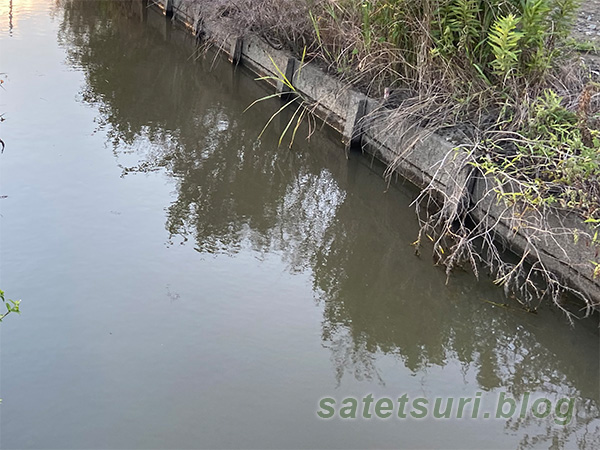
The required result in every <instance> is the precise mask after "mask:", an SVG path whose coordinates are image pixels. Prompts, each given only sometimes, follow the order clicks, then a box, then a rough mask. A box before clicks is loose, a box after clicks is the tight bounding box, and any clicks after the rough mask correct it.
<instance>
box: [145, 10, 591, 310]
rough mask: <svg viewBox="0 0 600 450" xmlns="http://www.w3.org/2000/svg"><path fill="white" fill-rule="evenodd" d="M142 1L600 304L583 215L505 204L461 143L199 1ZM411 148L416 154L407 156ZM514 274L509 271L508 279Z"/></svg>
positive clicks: (348, 141)
mask: <svg viewBox="0 0 600 450" xmlns="http://www.w3.org/2000/svg"><path fill="white" fill-rule="evenodd" d="M134 1H136V2H137V5H138V6H137V7H139V8H141V12H142V15H144V14H146V13H147V12H146V8H150V7H156V8H160V9H161V11H162V12H163V14H164V15H165V16H167V20H168V21H171V20H172V21H175V22H179V23H180V24H182V25H183V26H184V27H186V28H187V29H188V30H189V32H190V33H193V34H194V35H195V36H196V37H197V38H198V39H199V40H202V41H203V42H210V43H211V44H213V45H215V46H217V47H218V48H219V49H221V50H222V51H224V52H225V53H226V54H227V55H228V57H229V60H230V61H231V62H232V63H233V64H242V65H244V66H245V67H247V68H249V69H250V70H252V71H253V72H254V73H256V74H257V75H258V76H260V77H272V78H270V79H268V80H267V81H268V82H270V83H271V84H273V86H274V88H275V89H277V91H278V92H280V93H282V94H286V93H289V92H286V91H290V90H293V92H294V94H295V95H296V96H297V97H298V98H301V99H302V100H303V101H305V102H306V105H307V107H309V108H310V109H311V111H312V112H314V113H315V114H316V115H317V116H318V117H320V118H321V119H323V120H324V121H326V122H327V123H328V124H329V125H330V126H331V127H333V128H334V129H335V130H337V131H338V132H339V133H340V134H341V136H342V140H343V141H344V142H345V143H346V144H347V145H348V147H353V148H358V149H360V150H362V151H363V152H365V153H367V154H369V155H372V156H375V157H376V158H378V159H379V160H381V161H382V162H383V163H385V164H386V165H388V167H389V168H390V171H393V172H396V173H398V174H400V175H401V176H403V177H405V178H407V179H409V180H410V181H411V182H412V183H414V184H415V185H416V186H418V187H419V188H421V189H423V190H424V191H426V192H427V193H428V194H433V197H437V198H439V199H441V200H442V203H444V204H445V208H446V210H448V208H450V209H454V212H456V211H458V210H461V211H463V213H464V214H467V215H468V216H469V217H470V218H471V219H472V220H473V221H474V223H475V225H474V226H475V228H476V229H477V227H481V229H482V230H487V231H489V230H493V232H492V238H493V239H494V241H495V242H500V243H502V245H504V246H506V247H507V248H509V249H510V250H512V251H513V252H514V253H515V254H517V255H518V256H520V257H522V259H523V260H528V261H529V262H530V265H529V267H530V269H529V270H531V271H540V272H543V273H550V274H552V275H551V277H550V281H551V282H555V283H556V284H557V285H561V286H562V285H564V286H567V287H568V289H569V290H570V291H571V292H573V293H575V294H576V295H577V296H579V297H580V298H581V299H582V300H583V301H584V308H585V309H586V310H587V312H590V311H592V310H594V309H598V307H599V306H600V283H599V280H598V279H597V278H596V276H595V275H597V272H596V271H595V269H596V267H597V265H598V264H599V263H600V259H599V257H598V250H597V246H596V244H595V243H594V242H593V230H591V228H590V227H589V226H588V225H587V224H586V223H584V220H583V219H582V218H581V216H579V215H578V214H576V213H575V212H565V211H564V210H558V209H557V210H551V211H550V212H548V211H547V210H545V211H544V212H543V214H541V213H540V212H539V211H535V210H531V209H530V208H528V207H526V206H524V205H521V204H520V203H519V202H513V203H510V202H505V201H501V200H500V197H499V193H498V189H496V188H495V187H494V186H496V185H497V180H494V179H493V178H492V177H491V176H485V175H483V174H482V173H481V172H480V171H476V170H473V167H472V165H471V164H470V163H472V162H473V156H472V153H470V152H469V151H467V150H463V149H462V147H461V142H460V141H457V140H455V139H454V138H452V137H451V136H449V135H448V136H446V135H440V134H436V133H428V132H425V130H423V129H421V128H419V127H416V126H407V127H405V128H402V127H398V126H397V125H394V124H397V122H394V120H393V118H394V109H393V108H391V107H388V106H387V105H385V101H384V100H383V99H375V98H369V97H368V96H366V95H365V94H363V93H362V92H360V91H359V90H357V89H354V88H353V87H352V86H349V85H347V84H344V83H342V82H341V81H340V80H339V79H338V78H336V77H333V76H331V75H328V74H327V73H326V72H325V71H323V70H322V69H321V68H320V67H319V66H318V65H317V64H313V63H309V64H302V63H301V61H299V60H298V59H296V58H295V57H294V56H293V55H291V54H290V53H288V52H286V51H284V50H280V49H276V48H274V47H273V46H272V45H271V44H269V43H267V42H266V41H265V40H263V39H261V38H259V37H257V36H254V35H244V36H238V35H235V33H234V34H232V33H231V32H227V31H226V30H225V29H220V28H219V27H218V26H217V25H211V26H207V25H206V23H205V22H204V21H203V20H202V11H200V10H199V9H198V8H200V6H199V4H198V3H193V2H188V1H186V0H134ZM168 26H170V25H166V28H165V30H167V29H168ZM165 33H166V34H168V31H165ZM300 67H302V69H301V70H299V69H300ZM278 68H281V71H282V72H285V74H286V76H287V78H288V80H289V81H290V82H291V84H292V86H293V87H292V88H291V89H290V87H288V86H285V85H284V84H283V83H281V82H279V83H276V82H275V79H277V78H281V76H280V75H279V73H278ZM409 147H410V148H411V151H406V149H407V148H409ZM483 234H485V233H484V232H482V236H483ZM483 259H485V258H483ZM491 264H494V262H493V261H491ZM532 273H533V272H532ZM513 275H514V274H513V273H511V271H510V270H508V271H506V272H505V273H504V274H503V277H502V278H503V281H505V282H506V281H507V280H509V279H510V277H512V276H513ZM528 279H529V278H528ZM532 280H533V281H534V282H535V279H533V278H532ZM526 288H527V287H526ZM542 290H543V289H542ZM559 306H560V304H559Z"/></svg>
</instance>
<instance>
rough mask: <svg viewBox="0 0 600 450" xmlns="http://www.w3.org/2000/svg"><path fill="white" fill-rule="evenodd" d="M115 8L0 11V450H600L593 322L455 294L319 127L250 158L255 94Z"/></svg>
mask: <svg viewBox="0 0 600 450" xmlns="http://www.w3.org/2000/svg"><path fill="white" fill-rule="evenodd" d="M122 3H123V2H117V1H99V0H98V1H96V0H92V1H89V0H88V1H86V0H58V1H46V0H2V3H0V72H1V73H2V74H3V75H2V79H3V80H4V82H3V84H2V88H1V89H0V113H1V114H3V118H4V119H5V120H4V121H3V122H2V123H0V138H1V139H2V140H3V141H4V142H5V144H6V148H5V150H4V152H3V154H2V155H1V156H0V196H1V197H2V198H0V227H1V228H0V245H1V246H0V249H1V253H0V274H1V278H0V287H1V288H2V289H3V290H4V291H5V292H6V295H7V297H9V298H15V299H16V298H20V299H21V300H22V305H21V309H22V314H21V315H20V316H18V315H10V316H8V317H7V318H6V319H5V320H4V321H3V322H2V324H1V325H0V333H1V346H0V350H1V367H0V369H1V372H0V375H1V379H0V382H1V384H0V398H2V404H1V405H0V413H1V416H0V425H1V427H0V432H1V435H0V439H1V441H0V445H1V446H2V448H61V449H65V448H79V449H91V448H107V449H108V448H115V449H116V448H122V449H124V448H130V449H146V448H477V449H484V448H490V449H491V448H553V449H559V448H581V449H592V448H600V419H599V418H598V417H599V412H600V410H599V407H600V386H599V379H600V361H599V359H600V340H599V331H598V318H597V317H594V318H592V319H587V320H580V321H576V322H575V324H574V326H571V325H570V324H569V323H568V321H567V320H566V318H565V316H564V314H563V313H561V312H560V311H557V310H556V309H554V308H548V307H545V306H541V307H540V308H539V310H538V311H537V313H536V314H532V313H528V312H526V311H525V310H524V309H523V308H521V307H520V306H519V303H518V302H517V301H516V300H515V299H512V298H508V299H507V298H506V297H505V296H504V293H503V292H502V290H501V289H500V288H498V287H497V286H495V285H494V284H493V283H492V281H491V280H490V279H489V278H487V277H485V276H483V277H482V279H481V280H480V281H477V280H476V279H475V278H474V276H473V275H472V274H470V273H467V272H457V273H455V274H453V275H452V276H451V277H450V278H449V279H447V277H446V275H445V273H444V270H443V268H440V267H436V266H435V265H434V264H433V262H432V260H431V257H429V256H428V255H429V254H428V253H427V251H424V252H423V253H422V256H420V257H419V256H416V255H415V252H414V248H413V247H412V246H411V243H412V242H413V241H415V239H416V237H417V233H418V223H417V220H416V217H415V214H414V208H413V207H412V206H410V205H411V202H412V201H413V200H414V198H415V196H416V194H417V192H416V191H415V189H414V188H412V187H411V186H410V185H409V184H408V183H405V182H402V181H401V180H394V181H393V182H392V183H391V184H388V183H387V182H386V181H385V180H384V179H383V178H382V177H381V173H382V168H381V167H380V166H379V165H378V164H377V163H374V162H372V161H371V160H369V159H367V158H365V157H362V156H360V155H350V158H347V157H346V155H345V153H344V150H343V146H342V145H341V143H340V142H339V137H338V136H336V135H335V134H334V133H332V132H331V131H329V130H328V129H326V128H323V127H321V126H320V125H319V124H316V127H315V126H313V127H312V128H311V129H310V130H309V127H308V125H306V124H305V125H303V127H301V129H300V131H299V132H298V136H297V138H296V142H295V143H294V145H293V147H292V148H291V149H290V148H288V146H287V143H286V142H284V143H283V144H282V145H281V146H278V140H279V136H280V134H281V132H282V131H283V130H284V129H285V126H286V119H285V117H281V118H279V117H278V118H277V119H275V120H274V121H273V123H272V125H271V126H270V127H268V128H267V130H266V131H265V133H264V134H262V136H260V138H259V135H260V133H261V130H262V128H263V126H264V125H265V123H266V122H267V121H268V120H269V117H270V116H271V114H273V112H274V111H276V110H277V109H278V108H279V105H278V103H277V101H273V102H261V103H259V104H257V105H255V106H253V107H252V108H250V109H249V110H246V108H247V107H248V106H249V105H250V104H251V103H252V102H253V101H254V100H256V99H258V98H260V97H263V96H266V95H268V94H270V93H271V90H270V89H269V88H268V87H266V86H265V85H263V84H261V83H257V82H256V81H255V80H254V76H253V75H251V74H249V73H247V72H245V71H244V69H242V68H238V69H236V70H234V69H233V68H232V67H231V65H229V64H228V63H227V61H225V60H223V59H222V58H220V57H219V56H218V55H215V54H214V53H211V52H210V51H209V52H208V53H206V54H200V52H199V49H198V48H197V46H196V43H195V42H194V41H193V40H192V39H191V38H190V37H189V36H188V35H187V34H186V33H184V32H182V31H181V30H178V29H177V27H175V26H172V25H170V24H168V23H166V22H165V19H164V17H162V16H160V15H159V14H158V13H157V12H156V11H155V10H153V9H150V10H147V11H145V12H144V13H143V14H140V10H137V9H136V8H132V7H127V6H123V4H122ZM203 55H204V56H203ZM313 125H314V124H313ZM309 131H310V132H311V133H312V136H311V138H310V140H306V139H304V138H305V136H306V135H307V134H308V133H309ZM369 394H370V395H372V397H373V398H374V399H375V400H377V399H381V398H390V399H392V400H393V401H394V402H396V401H397V399H398V398H399V397H401V396H402V395H404V394H406V395H407V396H408V398H410V403H411V404H412V400H413V399H417V398H421V399H425V400H427V401H429V402H431V403H432V404H433V402H434V400H435V399H436V398H442V399H444V401H445V402H447V401H448V399H458V398H472V399H475V398H480V399H481V408H480V409H481V412H480V414H479V415H478V416H477V417H475V418H473V417H472V414H471V409H467V410H466V411H468V413H465V416H466V417H462V418H458V417H456V414H454V415H452V416H451V417H449V418H434V417H433V415H432V414H428V415H427V416H426V417H424V418H416V417H414V416H411V414H410V413H409V414H408V416H407V417H406V418H401V417H398V415H397V414H396V412H394V414H392V416H391V417H389V418H387V419H383V418H378V417H377V416H376V415H375V414H371V418H366V417H363V416H364V415H363V414H362V404H363V403H362V401H363V400H362V399H364V398H365V397H366V396H368V395H369ZM500 396H504V397H505V398H506V397H510V398H512V399H515V401H518V402H521V401H522V400H523V399H524V398H527V397H530V398H531V399H532V401H533V400H534V399H545V400H546V401H548V402H549V404H551V405H552V407H554V405H556V404H557V403H558V401H559V400H560V399H572V400H573V402H574V403H573V409H572V414H571V415H570V416H569V417H568V420H564V421H563V422H565V423H557V422H559V421H558V420H556V417H555V416H556V415H555V414H554V413H553V414H551V415H550V416H548V417H541V418H540V417H537V416H536V415H534V414H530V413H527V414H523V415H519V414H518V413H515V414H514V415H512V416H510V417H498V418H497V417H496V412H497V411H496V405H497V401H498V398H499V397H500ZM349 397H355V398H357V399H360V401H361V406H360V413H358V416H359V417H357V418H356V419H342V418H340V417H339V414H338V409H339V408H338V406H339V405H340V404H341V402H342V401H343V400H344V399H346V398H349ZM323 398H330V399H333V400H335V401H336V405H338V406H336V412H335V414H334V417H332V418H330V419H323V418H320V417H319V416H318V415H317V412H319V411H321V412H323V411H324V410H323V409H322V408H320V401H321V399H323ZM456 401H457V400H455V402H456ZM519 404H521V403H519ZM505 406H506V405H505ZM508 406H509V405H508ZM508 406H507V409H508ZM394 407H395V406H394ZM561 411H562V412H563V413H564V410H561ZM371 412H372V410H371ZM413 412H414V410H413ZM485 412H488V413H489V414H488V416H489V417H485V416H484V413H485ZM538 415H540V414H538Z"/></svg>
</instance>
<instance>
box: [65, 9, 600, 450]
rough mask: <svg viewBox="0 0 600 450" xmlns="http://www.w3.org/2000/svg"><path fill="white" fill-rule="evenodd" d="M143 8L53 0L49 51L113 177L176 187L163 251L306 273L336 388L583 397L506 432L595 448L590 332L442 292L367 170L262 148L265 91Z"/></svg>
mask: <svg viewBox="0 0 600 450" xmlns="http://www.w3.org/2000/svg"><path fill="white" fill-rule="evenodd" d="M140 3H141V2H134V3H132V4H131V5H123V4H122V3H121V2H110V1H94V2H92V1H65V2H60V3H58V5H57V7H56V11H57V12H56V13H57V14H59V15H61V14H62V19H60V27H59V32H58V40H59V42H60V44H61V46H62V47H64V49H65V50H66V51H67V55H68V56H67V58H68V64H69V65H71V66H72V67H76V68H78V69H79V70H82V71H83V72H84V74H85V80H86V82H85V86H84V87H83V88H82V90H81V92H80V99H79V100H80V101H82V102H84V103H86V104H88V105H91V106H92V107H93V108H95V109H96V110H97V111H98V114H97V131H98V132H99V133H104V134H105V135H106V136H107V146H108V148H109V149H111V150H112V151H113V152H114V155H115V160H116V162H117V164H119V166H120V167H121V169H122V171H123V176H124V177H136V176H143V175H141V174H142V173H150V172H153V171H160V172H162V173H166V174H167V175H168V176H169V177H170V178H171V180H172V189H173V190H174V194H173V195H174V197H173V198H174V200H173V201H172V203H171V204H169V205H168V206H166V208H165V213H166V221H165V227H166V231H167V233H166V236H165V240H166V241H167V243H168V245H171V246H175V245H184V246H193V248H194V249H195V250H196V251H197V252H199V253H200V254H202V255H209V254H215V255H219V254H226V255H231V256H232V257H235V256H236V255H238V254H240V253H245V252H251V253H252V254H253V255H254V256H255V258H257V259H258V260H262V259H264V258H266V257H267V256H268V255H278V257H280V258H281V260H282V261H283V262H284V264H285V266H286V268H287V270H288V272H290V273H307V274H309V275H310V279H311V282H312V290H313V293H314V298H315V302H316V303H317V305H316V307H320V308H322V311H323V317H322V322H321V339H322V345H323V347H325V348H326V349H328V351H329V352H330V361H331V364H332V366H333V373H334V377H335V379H336V383H337V386H338V387H339V386H343V385H344V382H345V381H346V380H355V381H360V382H364V383H369V384H372V385H379V386H385V385H386V383H390V382H392V381H390V380H388V379H387V378H386V375H385V371H384V370H382V369H381V368H380V361H382V358H384V357H391V358H393V360H395V361H397V362H399V364H400V365H401V366H403V367H405V368H407V369H408V370H409V371H410V373H411V374H412V376H417V377H426V376H427V374H428V373H433V368H435V367H437V368H444V367H446V366H448V367H449V369H448V370H451V369H450V367H455V366H457V367H459V368H460V374H461V375H462V377H463V379H462V380H460V379H459V380H457V379H452V381H450V380H444V379H441V380H440V383H441V384H442V385H445V384H449V385H450V387H448V388H447V389H448V391H447V392H449V393H452V392H458V391H459V390H460V389H461V386H462V385H463V383H464V384H465V385H466V384H467V380H470V379H473V380H475V382H476V384H477V386H478V387H479V388H480V389H482V390H484V391H489V392H494V391H499V390H502V391H507V392H510V393H512V394H513V395H516V396H521V395H523V394H524V393H525V392H533V393H538V394H539V395H544V396H546V397H548V398H550V399H555V398H560V397H564V396H569V397H571V396H572V397H575V398H577V399H578V402H579V403H578V405H579V406H578V410H577V417H576V418H575V419H574V420H573V422H572V423H571V424H569V425H568V426H565V427H552V426H547V425H546V424H545V422H543V421H540V420H537V419H533V418H531V417H528V418H525V419H519V418H515V419H511V420H509V421H507V423H506V424H505V432H506V433H507V434H508V435H510V434H514V433H517V434H518V437H519V441H520V444H519V445H520V447H522V448H529V447H531V446H534V445H539V443H540V442H544V444H543V445H544V446H546V447H547V446H549V445H551V446H553V447H556V448H560V447H561V446H563V445H564V444H565V443H566V442H569V443H570V444H569V445H574V444H576V445H578V446H579V448H593V447H594V446H596V448H597V446H600V428H599V422H598V420H594V418H596V417H598V414H599V410H598V405H599V402H600V394H599V386H598V377H599V344H598V331H597V329H596V328H595V325H594V324H593V323H590V322H591V321H588V322H586V323H580V324H578V325H577V326H576V327H575V328H574V329H570V328H569V327H568V325H567V324H566V322H565V320H564V318H563V317H562V316H561V315H560V314H559V313H557V312H556V311H553V310H542V311H540V313H539V314H537V315H531V314H528V313H525V312H523V311H521V310H520V309H519V308H518V307H517V306H516V305H515V303H513V302H508V303H506V301H505V300H504V299H503V297H502V295H501V292H499V290H498V289H497V288H495V287H494V286H493V285H492V284H491V283H489V282H487V281H484V282H480V283H477V282H475V280H474V279H473V278H472V277H471V276H470V275H468V274H457V275H455V276H454V277H453V278H451V279H450V280H449V282H448V283H446V281H447V280H446V278H445V276H444V274H443V273H442V271H440V270H439V269H438V268H436V267H434V266H433V264H432V263H431V261H430V260H428V259H427V258H424V259H419V258H417V257H416V256H415V255H414V252H413V249H412V247H411V246H410V243H411V242H412V241H413V240H414V239H415V237H416V235H417V224H416V221H415V219H414V214H413V213H412V211H411V209H410V207H409V204H410V201H411V198H412V196H413V195H414V192H413V191H412V190H411V189H410V188H405V187H395V186H392V187H390V188H389V190H388V191H387V192H385V193H384V191H385V190H386V184H385V183H384V182H383V181H382V180H381V179H380V178H379V177H378V176H377V175H376V174H374V172H373V171H371V170H370V169H369V168H368V167H367V166H366V165H367V164H368V161H363V160H362V159H360V158H352V159H350V160H346V158H345V156H344V154H343V152H342V150H341V147H340V145H338V144H337V143H336V142H335V140H334V139H332V138H328V137H327V136H325V134H326V133H321V134H319V135H317V136H315V138H314V139H313V140H312V141H311V142H309V143H301V144H300V145H298V146H297V147H298V148H294V149H293V150H289V149H287V148H277V146H276V142H277V140H278V136H279V132H280V131H281V130H282V128H283V127H284V126H285V120H284V119H283V120H276V121H275V122H276V124H275V126H274V127H272V128H271V129H269V130H268V131H267V132H266V133H265V134H264V136H263V137H262V139H261V140H257V136H258V134H259V132H260V130H261V129H262V126H263V125H264V123H265V121H266V120H267V119H268V117H269V116H270V114H271V113H272V112H273V111H274V110H276V108H277V106H276V104H274V103H268V102H265V103H260V104H258V105H257V106H255V107H253V108H252V109H251V110H250V111H248V112H245V113H244V108H245V107H246V106H247V105H249V104H250V103H251V102H252V101H253V100H255V99H256V98H258V97H261V96H263V95H265V92H266V91H264V90H263V87H261V86H259V85H257V84H256V83H255V81H253V80H252V78H251V77H249V76H246V75H245V74H240V73H236V72H234V71H233V70H232V69H231V67H229V66H227V65H225V64H222V63H221V62H220V60H219V59H214V58H213V57H212V56H208V57H205V58H200V59H199V60H193V58H192V57H191V56H190V55H193V54H194V51H195V43H194V42H192V41H191V40H190V39H189V38H188V37H187V36H186V35H185V34H184V33H180V32H178V31H177V30H176V29H170V25H168V24H167V25H165V22H164V20H163V18H162V17H160V16H158V15H157V14H154V13H153V11H152V10H151V11H148V12H146V13H145V14H144V15H141V14H140V11H141V9H140V8H139V6H140ZM124 11H125V12H126V14H123V12H124ZM240 71H241V70H240ZM374 170H375V171H377V170H379V169H377V167H376V168H375V169H374ZM500 303H501V304H506V307H499V306H497V304H500ZM453 383H455V386H456V387H455V389H454V391H453V387H452V384H453ZM324 394H326V393H324ZM315 407H316V399H315ZM454 445H456V444H454ZM490 446H494V445H493V444H492V443H490Z"/></svg>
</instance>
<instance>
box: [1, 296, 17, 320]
mask: <svg viewBox="0 0 600 450" xmlns="http://www.w3.org/2000/svg"><path fill="white" fill-rule="evenodd" d="M0 300H2V304H4V306H5V307H6V312H5V313H4V314H2V315H0V322H2V319H4V318H5V317H6V316H8V315H9V314H10V313H17V314H21V311H20V309H19V307H20V304H21V300H10V299H6V298H5V297H4V291H3V290H1V289H0Z"/></svg>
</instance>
